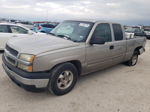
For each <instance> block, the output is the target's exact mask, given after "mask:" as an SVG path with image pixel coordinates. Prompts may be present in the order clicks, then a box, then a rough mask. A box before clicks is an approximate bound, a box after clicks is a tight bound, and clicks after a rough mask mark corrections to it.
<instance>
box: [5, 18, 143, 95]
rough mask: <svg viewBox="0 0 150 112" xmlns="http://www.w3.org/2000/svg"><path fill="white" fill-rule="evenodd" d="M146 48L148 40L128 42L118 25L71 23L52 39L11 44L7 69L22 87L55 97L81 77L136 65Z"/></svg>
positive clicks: (31, 39) (41, 38)
mask: <svg viewBox="0 0 150 112" xmlns="http://www.w3.org/2000/svg"><path fill="white" fill-rule="evenodd" d="M145 44H146V38H144V37H143V38H140V37H137V38H133V39H128V40H127V39H126V37H125V32H124V28H123V26H122V25H120V24H118V23H112V22H106V21H87V20H85V21H84V20H82V21H80V20H68V21H64V22H63V23H61V24H60V25H58V26H57V27H56V28H55V29H54V30H52V31H51V33H50V34H49V35H42V36H39V37H38V38H36V39H35V36H34V35H33V36H32V37H31V38H24V39H18V40H17V39H11V40H10V41H8V42H7V45H6V48H5V52H4V55H3V67H4V69H5V71H6V73H7V74H8V76H9V77H10V78H11V79H12V80H13V81H14V82H15V83H17V84H18V85H20V86H21V87H24V88H26V89H27V88H30V89H34V88H47V90H49V91H50V92H52V93H53V94H55V95H64V94H66V93H68V92H70V91H71V90H72V89H73V87H74V86H75V84H76V82H77V79H78V78H79V76H80V75H86V74H89V73H92V72H95V71H98V70H102V69H105V68H108V67H110V66H113V65H116V64H119V63H123V62H126V64H127V65H129V66H134V65H136V63H137V61H138V56H139V55H140V54H142V53H143V52H144V51H145ZM14 52H15V53H14Z"/></svg>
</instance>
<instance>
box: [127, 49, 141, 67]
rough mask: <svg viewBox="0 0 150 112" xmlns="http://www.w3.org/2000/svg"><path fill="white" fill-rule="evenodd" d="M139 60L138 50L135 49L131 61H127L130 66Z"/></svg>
mask: <svg viewBox="0 0 150 112" xmlns="http://www.w3.org/2000/svg"><path fill="white" fill-rule="evenodd" d="M137 62H138V52H137V51H135V52H134V53H133V55H132V57H131V59H130V60H129V61H127V62H126V64H127V65H128V66H135V65H136V64H137Z"/></svg>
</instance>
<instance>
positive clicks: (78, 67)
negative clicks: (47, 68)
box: [51, 60, 82, 75]
mask: <svg viewBox="0 0 150 112" xmlns="http://www.w3.org/2000/svg"><path fill="white" fill-rule="evenodd" d="M67 62H69V63H71V64H73V65H74V66H75V67H76V68H77V70H78V75H80V74H81V71H82V66H81V62H80V61H78V60H72V61H67ZM67 62H63V63H67ZM63 63H59V64H57V65H55V66H54V67H52V69H54V68H55V67H57V66H59V65H60V64H63ZM52 69H51V70H52Z"/></svg>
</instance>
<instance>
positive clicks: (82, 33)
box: [51, 21, 94, 42]
mask: <svg viewBox="0 0 150 112" xmlns="http://www.w3.org/2000/svg"><path fill="white" fill-rule="evenodd" d="M93 24H94V23H92V22H81V21H64V22H63V23H61V24H60V25H58V26H57V27H56V28H55V29H54V30H52V31H51V34H53V35H55V36H58V37H65V38H67V39H69V40H72V41H74V42H85V41H86V39H87V36H88V34H89V32H90V30H91V28H92V26H93Z"/></svg>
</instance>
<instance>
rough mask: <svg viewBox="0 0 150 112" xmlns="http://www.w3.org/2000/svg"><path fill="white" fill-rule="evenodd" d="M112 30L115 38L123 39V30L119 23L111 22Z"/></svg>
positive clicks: (117, 39)
mask: <svg viewBox="0 0 150 112" xmlns="http://www.w3.org/2000/svg"><path fill="white" fill-rule="evenodd" d="M112 26H113V31H114V36H115V40H116V41H119V40H123V32H122V28H121V25H120V24H113V25H112Z"/></svg>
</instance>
